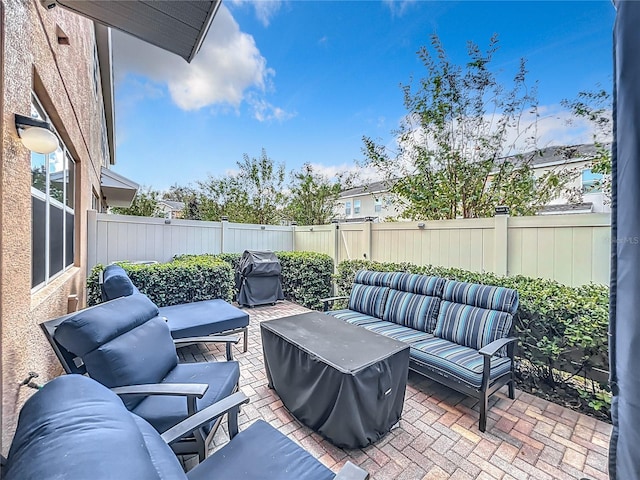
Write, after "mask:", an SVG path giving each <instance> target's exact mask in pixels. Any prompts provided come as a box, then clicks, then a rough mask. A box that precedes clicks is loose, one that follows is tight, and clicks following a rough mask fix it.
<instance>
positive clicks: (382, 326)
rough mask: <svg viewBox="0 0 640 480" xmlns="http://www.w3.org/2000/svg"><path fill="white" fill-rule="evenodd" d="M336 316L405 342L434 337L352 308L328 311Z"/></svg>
mask: <svg viewBox="0 0 640 480" xmlns="http://www.w3.org/2000/svg"><path fill="white" fill-rule="evenodd" d="M327 313H328V314H329V315H332V316H334V317H336V318H339V319H341V320H344V321H345V322H348V323H351V324H352V325H358V326H360V327H364V328H366V329H367V330H371V331H372V332H376V333H379V334H380V335H385V336H387V337H391V338H395V339H396V340H400V341H401V342H405V343H413V342H419V341H421V340H427V339H429V338H433V335H431V334H429V333H424V332H419V331H417V330H414V329H413V328H408V327H404V326H402V325H398V324H397V323H391V322H385V321H384V320H380V319H378V318H375V317H372V316H370V315H363V314H361V313H358V312H354V311H352V310H334V311H332V312H327Z"/></svg>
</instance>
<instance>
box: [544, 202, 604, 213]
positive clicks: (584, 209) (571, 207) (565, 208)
mask: <svg viewBox="0 0 640 480" xmlns="http://www.w3.org/2000/svg"><path fill="white" fill-rule="evenodd" d="M592 211H593V203H592V202H584V203H576V204H570V203H565V204H561V205H545V206H544V207H542V208H540V210H538V215H553V214H562V213H591V212H592Z"/></svg>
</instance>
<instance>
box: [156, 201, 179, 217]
mask: <svg viewBox="0 0 640 480" xmlns="http://www.w3.org/2000/svg"><path fill="white" fill-rule="evenodd" d="M156 208H157V210H158V215H159V216H161V217H165V218H182V211H183V210H184V202H175V201H173V200H158V205H157V206H156Z"/></svg>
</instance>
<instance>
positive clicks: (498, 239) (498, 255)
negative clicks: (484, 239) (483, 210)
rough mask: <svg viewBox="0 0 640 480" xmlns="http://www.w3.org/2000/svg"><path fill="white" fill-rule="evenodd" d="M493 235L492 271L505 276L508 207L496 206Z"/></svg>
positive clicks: (507, 271)
mask: <svg viewBox="0 0 640 480" xmlns="http://www.w3.org/2000/svg"><path fill="white" fill-rule="evenodd" d="M494 220H495V228H494V230H493V235H494V244H495V252H494V266H493V270H494V273H495V274H497V275H503V276H506V275H507V274H508V273H509V265H508V263H509V207H502V206H500V207H496V213H495V217H494Z"/></svg>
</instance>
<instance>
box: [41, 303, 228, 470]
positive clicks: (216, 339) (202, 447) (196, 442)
mask: <svg viewBox="0 0 640 480" xmlns="http://www.w3.org/2000/svg"><path fill="white" fill-rule="evenodd" d="M100 305H102V304H100ZM95 307H96V306H94V307H89V308H88V309H87V310H89V309H92V308H95ZM73 315H75V312H74V313H70V314H68V315H64V316H62V317H58V318H55V319H53V320H48V321H45V322H42V323H41V324H40V327H41V328H42V331H43V332H44V335H45V337H46V338H47V340H48V341H49V344H50V345H51V348H52V349H53V351H54V353H55V354H56V356H57V357H58V360H59V361H60V364H61V365H62V368H63V369H64V371H65V373H75V374H79V375H87V376H88V372H87V369H86V367H85V365H84V363H83V362H82V359H81V358H79V357H77V356H76V355H74V354H72V353H71V352H69V351H68V350H67V349H66V348H64V347H63V346H62V345H60V344H59V343H58V342H57V341H56V339H55V336H54V335H55V331H56V328H58V326H59V325H60V324H61V323H62V322H64V321H65V320H67V319H68V318H71V317H72V316H73ZM239 341H240V338H239V337H237V336H221V335H219V336H211V337H190V338H180V339H173V343H174V345H175V346H176V347H179V346H183V345H182V344H193V343H225V350H226V352H225V353H226V359H227V361H231V360H233V354H232V350H231V345H232V344H237V343H238V342H239ZM208 388H209V385H207V384H204V383H158V384H143V385H127V386H121V387H115V388H112V389H111V390H112V391H113V392H114V393H116V394H117V395H131V394H138V395H168V396H184V397H187V414H188V415H189V417H190V416H193V415H194V414H196V413H197V406H196V399H198V398H202V397H203V396H204V394H205V393H206V391H207V389H208ZM238 388H239V385H236V386H235V388H234V390H233V392H234V394H235V392H237V391H238ZM203 411H204V410H203ZM238 413H239V410H238V409H236V410H232V411H230V412H229V415H228V417H227V422H228V427H229V438H233V437H234V436H235V435H236V434H237V433H238ZM221 421H222V416H221V415H220V416H218V417H217V418H216V421H215V423H214V424H213V426H212V428H211V430H210V431H209V433H208V434H206V432H205V430H204V428H203V427H202V426H201V428H198V429H197V430H194V431H193V432H190V433H193V434H192V435H191V436H189V437H185V438H182V439H181V441H180V442H176V441H174V442H172V444H171V448H172V449H173V451H174V452H175V453H176V454H177V455H184V454H194V453H195V454H197V455H198V458H199V460H200V461H203V460H204V459H205V458H206V456H207V451H208V449H209V445H210V444H211V441H212V440H213V436H214V435H215V433H216V430H217V429H218V427H219V426H220V422H221ZM203 425H204V424H203Z"/></svg>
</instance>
